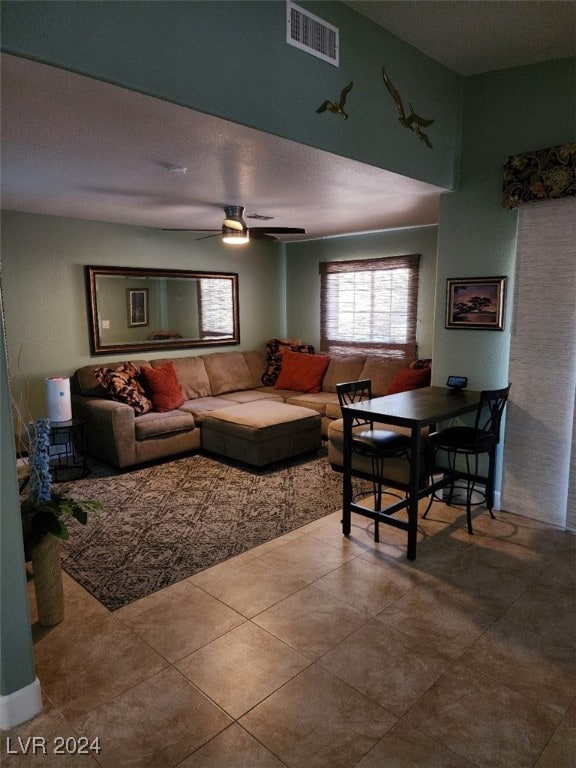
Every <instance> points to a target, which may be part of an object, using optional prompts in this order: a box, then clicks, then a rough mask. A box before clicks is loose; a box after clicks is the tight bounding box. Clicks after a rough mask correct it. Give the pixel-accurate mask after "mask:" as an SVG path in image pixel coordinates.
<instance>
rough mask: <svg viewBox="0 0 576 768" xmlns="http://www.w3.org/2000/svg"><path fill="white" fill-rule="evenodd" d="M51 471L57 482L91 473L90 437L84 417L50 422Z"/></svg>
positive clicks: (76, 478)
mask: <svg viewBox="0 0 576 768" xmlns="http://www.w3.org/2000/svg"><path fill="white" fill-rule="evenodd" d="M50 446H51V447H50V451H49V453H50V472H51V473H52V477H53V478H54V480H55V481H56V482H63V481H64V480H78V479H79V478H81V477H86V476H87V475H88V474H89V471H90V470H89V469H88V462H87V458H86V457H87V456H88V438H87V436H86V422H85V420H84V419H70V421H53V422H51V423H50Z"/></svg>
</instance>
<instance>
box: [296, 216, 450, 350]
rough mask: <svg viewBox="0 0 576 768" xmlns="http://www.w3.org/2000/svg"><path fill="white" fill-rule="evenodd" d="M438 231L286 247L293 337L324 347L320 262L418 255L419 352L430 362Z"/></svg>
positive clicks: (414, 230) (430, 229)
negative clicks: (321, 321)
mask: <svg viewBox="0 0 576 768" xmlns="http://www.w3.org/2000/svg"><path fill="white" fill-rule="evenodd" d="M436 238H437V227H435V226H431V227H413V228H409V229H393V230H389V231H387V232H375V233H371V234H366V235H349V236H346V237H332V238H328V239H326V240H311V241H309V242H304V243H290V244H289V245H288V247H287V251H288V258H287V282H286V287H287V290H286V296H287V319H288V330H289V335H290V336H292V337H295V338H301V339H303V340H305V341H306V343H309V344H314V346H315V347H316V348H317V349H319V348H320V274H319V271H318V265H319V263H320V262H321V261H343V260H345V259H372V258H378V257H382V256H399V255H406V254H410V253H419V254H421V256H422V259H421V261H420V278H419V286H418V287H419V297H418V331H417V333H418V350H419V354H420V355H421V356H422V357H432V340H433V332H434V302H435V290H436V245H437V243H436Z"/></svg>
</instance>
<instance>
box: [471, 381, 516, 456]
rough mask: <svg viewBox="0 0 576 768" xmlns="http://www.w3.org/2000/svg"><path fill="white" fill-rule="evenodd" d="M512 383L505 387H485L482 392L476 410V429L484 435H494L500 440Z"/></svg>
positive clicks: (497, 440)
mask: <svg viewBox="0 0 576 768" xmlns="http://www.w3.org/2000/svg"><path fill="white" fill-rule="evenodd" d="M510 386H511V385H510V384H508V386H507V387H504V388H503V389H485V390H482V392H481V393H480V403H479V405H478V410H477V411H476V424H475V427H474V428H475V429H476V430H477V431H478V432H479V433H483V434H484V435H487V434H490V435H493V436H494V437H495V439H496V442H497V443H498V442H500V427H501V424H502V415H503V413H504V408H505V407H506V401H507V400H508V394H509V392H510Z"/></svg>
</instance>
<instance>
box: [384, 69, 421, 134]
mask: <svg viewBox="0 0 576 768" xmlns="http://www.w3.org/2000/svg"><path fill="white" fill-rule="evenodd" d="M382 76H383V77H384V84H385V85H386V88H388V90H389V91H390V94H391V96H392V98H393V99H394V101H395V102H396V109H397V110H398V120H400V122H401V123H402V125H403V126H405V127H406V128H409V129H410V130H411V131H414V133H415V134H416V136H418V138H419V139H420V141H423V142H424V144H426V146H427V147H430V149H432V144H431V142H430V139H429V138H428V136H426V134H425V133H424V131H423V130H422V128H427V127H428V126H429V125H432V123H433V122H434V120H426V119H425V118H424V117H420V115H417V114H416V112H414V107H413V106H412V104H411V103H409V104H408V106H409V107H410V114H409V115H407V114H406V112H405V111H404V105H403V103H402V98H401V97H400V94H399V93H398V90H397V89H396V88H395V87H394V85H393V83H392V81H391V80H390V78H389V77H388V75H387V73H386V70H385V69H384V67H382Z"/></svg>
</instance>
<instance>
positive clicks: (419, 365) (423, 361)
mask: <svg viewBox="0 0 576 768" xmlns="http://www.w3.org/2000/svg"><path fill="white" fill-rule="evenodd" d="M408 367H409V368H412V370H413V371H421V370H422V369H423V368H431V367H432V358H431V357H422V358H420V359H419V360H413V361H412V362H411V363H410V365H409V366H408Z"/></svg>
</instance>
